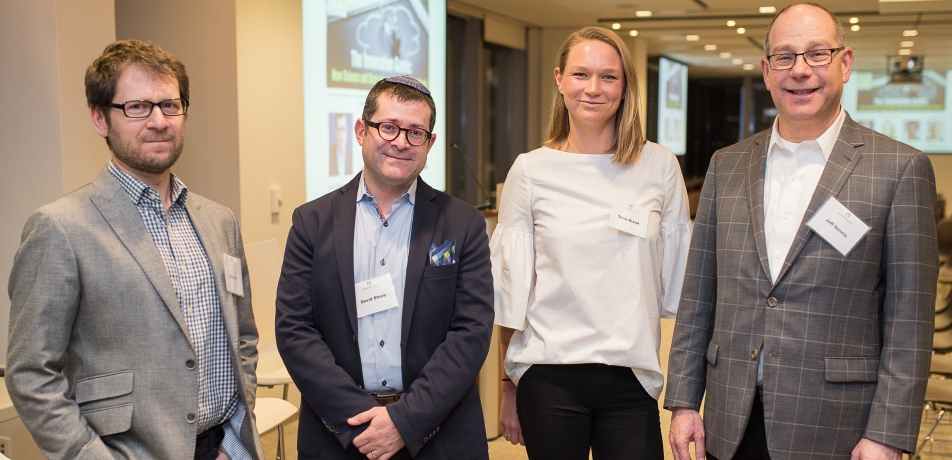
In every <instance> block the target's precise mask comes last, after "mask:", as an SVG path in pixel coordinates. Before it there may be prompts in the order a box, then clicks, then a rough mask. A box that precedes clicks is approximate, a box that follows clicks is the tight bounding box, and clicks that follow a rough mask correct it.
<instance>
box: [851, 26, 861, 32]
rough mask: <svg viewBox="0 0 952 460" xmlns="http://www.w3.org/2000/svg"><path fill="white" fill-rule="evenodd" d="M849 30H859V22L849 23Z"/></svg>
mask: <svg viewBox="0 0 952 460" xmlns="http://www.w3.org/2000/svg"><path fill="white" fill-rule="evenodd" d="M850 30H852V31H853V32H859V24H853V25H851V26H850Z"/></svg>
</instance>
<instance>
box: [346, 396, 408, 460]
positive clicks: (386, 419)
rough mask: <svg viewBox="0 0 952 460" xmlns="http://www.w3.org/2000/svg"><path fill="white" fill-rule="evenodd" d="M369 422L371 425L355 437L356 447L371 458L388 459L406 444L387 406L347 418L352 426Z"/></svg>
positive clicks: (376, 459)
mask: <svg viewBox="0 0 952 460" xmlns="http://www.w3.org/2000/svg"><path fill="white" fill-rule="evenodd" d="M368 422H369V423H370V426H368V427H367V429H366V430H364V432H363V433H360V434H359V435H358V436H357V437H356V438H354V447H356V448H357V450H359V451H360V453H362V454H364V455H366V456H367V458H369V459H370V460H387V459H389V458H390V457H392V456H393V455H394V454H396V453H397V452H398V451H399V450H400V449H403V446H405V445H406V443H404V442H403V436H401V435H400V431H398V430H397V427H396V426H395V425H394V424H393V420H390V413H389V412H387V408H386V407H383V406H377V407H374V408H373V409H370V410H368V411H366V412H361V413H359V414H357V415H355V416H353V417H351V418H349V419H347V424H348V425H351V426H359V425H363V424H365V423H368Z"/></svg>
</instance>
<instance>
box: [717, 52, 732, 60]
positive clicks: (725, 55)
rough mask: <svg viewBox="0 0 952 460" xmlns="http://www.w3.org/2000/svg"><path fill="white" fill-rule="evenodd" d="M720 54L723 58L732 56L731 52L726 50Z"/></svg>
mask: <svg viewBox="0 0 952 460" xmlns="http://www.w3.org/2000/svg"><path fill="white" fill-rule="evenodd" d="M720 56H721V57H722V58H724V59H728V58H730V57H731V53H728V52H727V51H725V52H723V53H721V54H720Z"/></svg>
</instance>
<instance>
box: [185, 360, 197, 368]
mask: <svg viewBox="0 0 952 460" xmlns="http://www.w3.org/2000/svg"><path fill="white" fill-rule="evenodd" d="M185 368H186V369H188V370H192V369H195V360H192V359H189V360H187V361H185Z"/></svg>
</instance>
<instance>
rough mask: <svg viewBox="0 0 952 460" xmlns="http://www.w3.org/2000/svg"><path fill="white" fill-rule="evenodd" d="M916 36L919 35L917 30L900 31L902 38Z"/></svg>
mask: <svg viewBox="0 0 952 460" xmlns="http://www.w3.org/2000/svg"><path fill="white" fill-rule="evenodd" d="M916 35H919V31H918V30H904V31H902V36H903V37H915V36H916Z"/></svg>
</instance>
